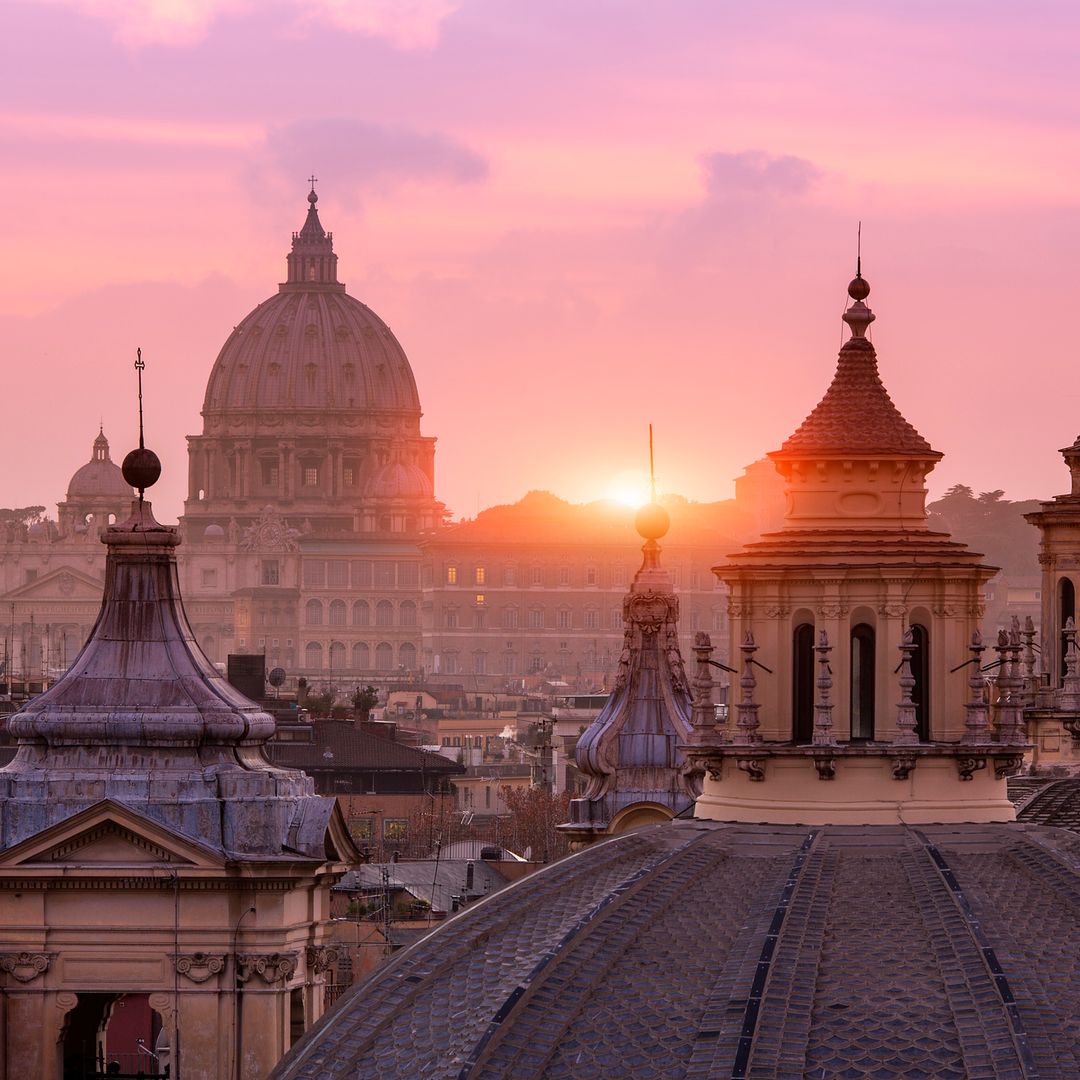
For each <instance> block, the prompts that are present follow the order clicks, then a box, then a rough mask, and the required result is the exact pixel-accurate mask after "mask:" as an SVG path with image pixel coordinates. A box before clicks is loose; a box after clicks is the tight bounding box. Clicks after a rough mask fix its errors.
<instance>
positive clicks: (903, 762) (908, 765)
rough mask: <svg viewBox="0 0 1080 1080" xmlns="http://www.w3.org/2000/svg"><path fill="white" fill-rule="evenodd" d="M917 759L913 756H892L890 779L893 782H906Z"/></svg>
mask: <svg viewBox="0 0 1080 1080" xmlns="http://www.w3.org/2000/svg"><path fill="white" fill-rule="evenodd" d="M918 762H919V759H918V758H917V757H916V756H915V755H914V754H894V755H893V759H892V778H893V779H894V780H906V779H907V778H908V777H909V776H910V775H911V773H912V770H913V769H914V768H915V766H916V765H917V764H918Z"/></svg>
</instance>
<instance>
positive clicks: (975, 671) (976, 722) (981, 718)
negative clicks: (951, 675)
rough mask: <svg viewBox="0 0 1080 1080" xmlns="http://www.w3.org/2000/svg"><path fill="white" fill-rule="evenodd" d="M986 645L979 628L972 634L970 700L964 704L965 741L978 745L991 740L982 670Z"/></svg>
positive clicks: (970, 648)
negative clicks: (965, 715) (965, 713)
mask: <svg viewBox="0 0 1080 1080" xmlns="http://www.w3.org/2000/svg"><path fill="white" fill-rule="evenodd" d="M985 648H986V646H985V645H984V644H983V638H982V634H980V633H979V631H978V630H976V631H974V632H973V633H972V635H971V644H970V645H969V646H968V649H969V650H970V652H971V659H970V660H969V661H968V663H969V664H970V665H971V675H970V676H969V677H968V688H969V700H968V702H967V704H966V705H965V706H964V708H965V710H966V711H967V717H966V719H965V721H964V742H966V743H972V744H975V745H978V744H980V743H987V742H989V741H990V706H989V705H988V704H987V698H986V676H985V675H984V674H983V671H982V654H983V650H984V649H985Z"/></svg>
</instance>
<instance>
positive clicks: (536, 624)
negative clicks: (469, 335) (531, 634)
mask: <svg viewBox="0 0 1080 1080" xmlns="http://www.w3.org/2000/svg"><path fill="white" fill-rule="evenodd" d="M543 628H544V609H543V608H533V609H532V610H531V611H530V612H529V629H530V630H543Z"/></svg>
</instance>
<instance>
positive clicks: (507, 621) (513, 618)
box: [502, 607, 518, 630]
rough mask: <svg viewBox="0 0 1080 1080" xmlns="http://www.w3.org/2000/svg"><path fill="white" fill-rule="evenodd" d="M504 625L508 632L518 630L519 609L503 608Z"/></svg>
mask: <svg viewBox="0 0 1080 1080" xmlns="http://www.w3.org/2000/svg"><path fill="white" fill-rule="evenodd" d="M502 624H503V626H504V627H505V628H506V629H507V630H516V629H517V625H518V609H517V608H516V607H507V608H503V613H502Z"/></svg>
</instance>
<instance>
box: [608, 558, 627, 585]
mask: <svg viewBox="0 0 1080 1080" xmlns="http://www.w3.org/2000/svg"><path fill="white" fill-rule="evenodd" d="M611 584H612V585H625V584H626V567H625V566H624V565H623V564H622V563H619V564H618V566H614V567H612V569H611Z"/></svg>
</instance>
